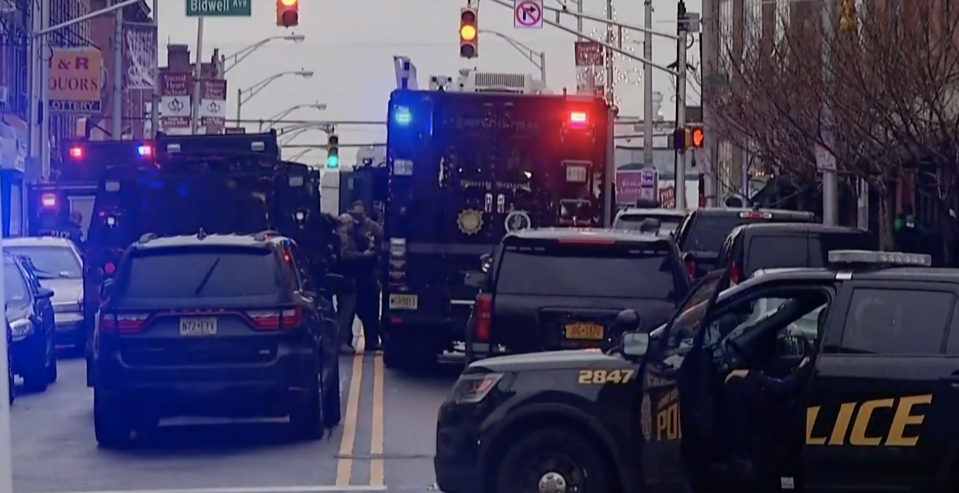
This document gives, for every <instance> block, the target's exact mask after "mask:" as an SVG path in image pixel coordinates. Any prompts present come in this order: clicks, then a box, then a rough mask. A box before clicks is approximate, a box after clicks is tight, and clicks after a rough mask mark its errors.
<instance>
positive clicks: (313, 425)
mask: <svg viewBox="0 0 959 493" xmlns="http://www.w3.org/2000/svg"><path fill="white" fill-rule="evenodd" d="M320 401H321V396H320V385H319V381H317V384H316V385H315V386H314V387H313V389H312V390H311V391H310V393H309V394H308V395H307V396H305V397H304V398H303V399H301V400H299V401H298V402H296V403H294V404H293V408H292V409H291V410H290V426H292V427H293V432H294V433H295V434H296V437H297V438H302V439H306V440H319V439H320V438H323V413H322V411H321V410H322V406H323V403H322V402H320Z"/></svg>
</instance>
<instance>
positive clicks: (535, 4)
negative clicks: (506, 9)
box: [513, 0, 543, 29]
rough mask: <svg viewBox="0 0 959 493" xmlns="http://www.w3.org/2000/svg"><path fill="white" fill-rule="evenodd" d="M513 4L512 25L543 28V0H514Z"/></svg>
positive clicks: (522, 27) (518, 27) (525, 27)
mask: <svg viewBox="0 0 959 493" xmlns="http://www.w3.org/2000/svg"><path fill="white" fill-rule="evenodd" d="M513 5H514V6H513V27H515V28H517V29H542V28H543V0H515V3H514V4H513Z"/></svg>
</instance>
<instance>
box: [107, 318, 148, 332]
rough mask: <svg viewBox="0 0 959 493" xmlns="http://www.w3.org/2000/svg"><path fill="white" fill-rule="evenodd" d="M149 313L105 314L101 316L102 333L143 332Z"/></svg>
mask: <svg viewBox="0 0 959 493" xmlns="http://www.w3.org/2000/svg"><path fill="white" fill-rule="evenodd" d="M149 318H150V314H149V313H104V314H101V315H100V331H101V332H108V333H111V334H137V333H140V332H143V327H144V326H146V322H147V320H148V319H149Z"/></svg>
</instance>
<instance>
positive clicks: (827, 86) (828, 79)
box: [816, 2, 839, 226]
mask: <svg viewBox="0 0 959 493" xmlns="http://www.w3.org/2000/svg"><path fill="white" fill-rule="evenodd" d="M833 4H834V2H823V3H822V26H823V27H822V28H823V40H822V43H820V44H821V45H822V48H821V49H822V82H823V88H822V90H823V91H831V90H832V85H833V80H832V73H831V70H832V68H831V67H830V64H831V63H832V54H831V53H830V51H829V48H830V45H831V43H832V40H833V38H834V37H835V32H834V31H835V26H834V24H833V22H834V21H835V20H836V19H835V17H834V16H833ZM819 125H820V129H819V132H820V135H821V138H822V141H823V144H824V145H825V150H824V151H823V152H817V153H816V155H817V161H819V162H818V163H817V165H818V167H819V169H821V170H822V222H823V224H825V225H827V226H835V225H836V224H838V222H839V221H838V219H839V217H838V215H839V214H838V212H839V211H838V209H839V184H838V183H837V182H838V180H837V176H836V159H835V157H834V156H833V155H832V154H831V152H832V149H833V132H832V125H833V117H832V108H831V107H830V105H829V99H828V96H826V95H823V99H822V109H821V115H820V124H819Z"/></svg>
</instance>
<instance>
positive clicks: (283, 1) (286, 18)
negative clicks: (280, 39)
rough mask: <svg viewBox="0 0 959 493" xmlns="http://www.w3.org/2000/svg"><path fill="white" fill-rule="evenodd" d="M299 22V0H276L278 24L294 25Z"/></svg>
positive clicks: (283, 25) (284, 25) (281, 25)
mask: <svg viewBox="0 0 959 493" xmlns="http://www.w3.org/2000/svg"><path fill="white" fill-rule="evenodd" d="M299 24H300V2H299V0H276V25H277V26H280V27H293V26H298V25H299Z"/></svg>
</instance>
